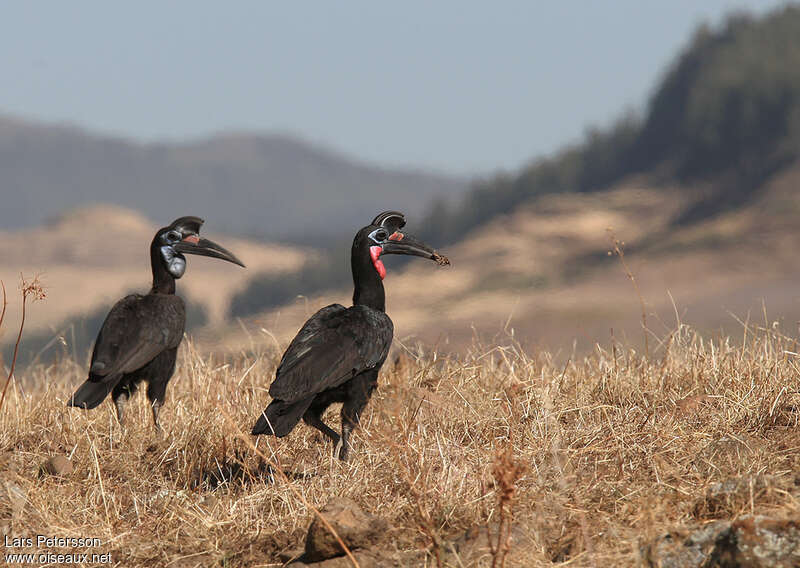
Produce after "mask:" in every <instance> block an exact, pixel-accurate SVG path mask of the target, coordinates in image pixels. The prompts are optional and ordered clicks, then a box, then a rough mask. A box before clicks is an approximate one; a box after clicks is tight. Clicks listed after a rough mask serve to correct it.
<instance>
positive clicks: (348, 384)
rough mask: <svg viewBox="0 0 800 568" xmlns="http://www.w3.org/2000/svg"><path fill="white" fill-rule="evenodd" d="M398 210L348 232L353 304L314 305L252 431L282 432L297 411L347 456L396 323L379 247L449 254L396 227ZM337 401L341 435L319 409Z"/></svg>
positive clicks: (280, 434)
mask: <svg viewBox="0 0 800 568" xmlns="http://www.w3.org/2000/svg"><path fill="white" fill-rule="evenodd" d="M405 224H406V221H405V217H404V215H403V214H402V213H398V212H396V211H385V212H383V213H381V214H380V215H378V216H377V217H375V219H374V220H373V221H372V223H370V224H369V225H368V226H366V227H364V228H363V229H361V230H360V231H359V232H358V233H357V234H356V237H355V239H354V240H353V247H352V249H351V253H350V254H351V256H350V264H351V268H352V271H353V284H354V287H355V291H354V292H353V306H352V307H349V308H345V307H344V306H342V305H340V304H331V305H330V306H326V307H324V308H322V309H321V310H319V311H318V312H317V313H315V314H314V315H313V316H311V318H310V319H309V320H308V321H307V322H306V323H305V325H303V327H302V328H301V329H300V331H299V332H298V333H297V336H296V337H295V338H294V339H293V340H292V342H291V344H289V347H288V349H286V352H285V353H284V354H283V358H282V359H281V362H280V364H279V366H278V370H277V371H276V373H275V380H274V381H273V382H272V384H271V385H270V387H269V394H270V396H272V398H273V400H272V402H271V403H270V404H269V406H267V408H266V410H264V412H262V413H261V416H260V417H259V419H258V421H257V422H256V425H255V426H254V427H253V434H273V435H275V436H278V437H283V436H286V435H287V434H288V433H289V432H291V430H292V429H293V428H294V427H295V425H296V424H297V423H298V422H299V421H300V419H301V418H302V419H303V420H304V421H305V422H306V424H308V425H309V426H313V427H314V428H317V429H318V430H320V431H321V432H322V433H323V434H324V435H326V436H328V437H329V438H330V439H331V440H333V443H334V446H338V444H339V441H340V440H341V443H342V447H341V450H340V452H339V458H340V459H342V460H346V459H347V454H348V451H349V437H350V432H351V431H352V430H353V429H354V428H355V427H356V425H357V424H358V421H359V417H360V415H361V411H362V410H364V407H365V406H366V404H367V402H368V401H369V398H370V396H371V395H372V391H373V390H374V389H375V387H376V386H377V383H378V371H379V370H380V368H381V366H382V365H383V362H384V361H385V360H386V356H387V355H388V353H389V347H390V346H391V343H392V334H393V331H394V326H393V324H392V320H390V319H389V316H387V315H386V313H385V308H386V306H385V295H384V290H383V278H384V276H385V275H386V268H385V267H384V265H383V262H381V260H380V256H381V254H406V255H415V256H421V257H423V258H429V259H432V260H435V261H436V262H437V263H439V264H440V265H444V264H450V261H449V260H448V259H447V258H446V257H444V256H441V255H439V254H438V253H437V252H436V251H435V250H434V249H432V248H431V247H429V246H428V245H426V244H425V243H423V242H421V241H420V240H418V239H417V238H415V237H413V236H411V235H409V234H407V233H401V232H400V229H401V228H403V226H404V225H405ZM334 402H341V403H343V405H342V411H341V417H342V435H341V438H340V436H339V434H337V433H336V432H335V431H334V430H333V429H332V428H330V427H329V426H328V425H327V424H325V423H324V422H323V421H322V418H321V417H322V414H323V413H324V412H325V409H326V408H327V407H328V406H329V405H330V404H332V403H334Z"/></svg>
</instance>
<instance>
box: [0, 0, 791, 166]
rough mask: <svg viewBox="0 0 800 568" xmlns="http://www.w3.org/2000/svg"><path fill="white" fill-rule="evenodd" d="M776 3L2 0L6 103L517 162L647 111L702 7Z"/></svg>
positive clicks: (357, 151)
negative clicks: (626, 113)
mask: <svg viewBox="0 0 800 568" xmlns="http://www.w3.org/2000/svg"><path fill="white" fill-rule="evenodd" d="M780 4H782V3H781V2H774V1H769V0H750V1H744V0H742V1H735V0H734V1H731V0H702V1H699V2H698V1H697V0H671V1H669V2H656V1H651V0H619V1H610V0H608V1H604V2H600V1H593V2H589V1H581V2H579V1H558V2H556V1H553V2H547V3H545V2H536V1H533V0H529V1H520V2H467V1H463V0H462V1H458V2H416V1H408V0H406V1H403V2H375V1H365V2H286V1H284V2H213V3H212V2H204V1H198V0H193V1H191V2H188V1H186V2H183V1H181V2H177V1H166V2H165V1H163V0H161V1H158V2H151V1H142V0H139V1H137V2H126V3H121V2H108V1H107V0H104V1H102V2H81V1H73V2H20V1H18V0H17V1H5V2H2V19H0V76H1V77H2V87H0V113H5V114H13V115H19V116H22V117H27V118H35V119H40V120H47V121H50V120H56V121H67V122H71V123H75V124H78V125H81V126H85V127H87V128H90V129H93V130H99V131H102V132H106V133H115V134H120V135H123V136H130V137H135V138H138V139H140V140H153V139H163V138H170V139H185V138H192V137H198V136H206V135H209V134H211V133H214V132H218V131H221V130H231V129H235V130H249V131H270V130H280V131H284V132H291V133H294V134H298V135H300V136H302V137H304V138H306V139H308V140H311V141H315V142H319V143H322V144H324V145H326V146H329V147H331V148H334V149H338V150H340V151H343V152H345V153H347V154H349V155H351V156H354V157H358V158H361V159H366V160H370V161H374V162H379V163H382V164H387V165H410V164H413V165H421V166H427V167H432V168H437V169H441V170H445V171H450V172H456V173H475V172H484V171H487V170H492V169H496V168H516V167H518V166H520V165H521V164H523V163H524V162H526V161H527V160H529V159H530V158H532V157H535V156H537V155H541V154H544V153H549V152H552V151H553V150H555V149H556V148H557V147H558V146H560V145H562V144H564V143H567V142H571V141H575V140H577V139H579V138H580V136H581V134H582V133H583V131H584V129H585V127H586V126H587V125H591V124H594V125H605V124H608V123H609V122H610V121H612V120H613V119H614V118H616V117H617V116H619V115H620V114H621V113H622V111H623V110H624V109H625V108H626V107H638V108H641V107H642V106H643V105H644V103H645V101H646V100H647V97H648V95H649V94H650V92H651V91H652V87H653V85H654V84H655V82H656V81H657V79H658V78H659V77H660V76H661V75H662V74H663V72H664V69H665V65H666V64H667V63H669V61H670V60H671V59H672V57H673V56H674V55H675V53H676V52H677V50H678V49H679V48H680V47H681V46H683V45H684V44H685V43H686V42H687V41H688V39H689V38H690V36H691V33H692V31H693V30H694V28H695V26H696V25H697V24H698V23H699V22H700V21H702V20H706V21H710V22H711V23H718V22H720V21H721V19H722V15H723V14H725V13H727V12H728V11H729V10H731V9H736V8H746V9H747V10H749V11H754V12H757V13H762V12H764V11H766V10H769V9H771V8H772V7H774V6H777V5H780Z"/></svg>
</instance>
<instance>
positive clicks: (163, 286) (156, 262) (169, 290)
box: [150, 245, 175, 294]
mask: <svg viewBox="0 0 800 568" xmlns="http://www.w3.org/2000/svg"><path fill="white" fill-rule="evenodd" d="M150 267H151V268H152V270H153V287H152V288H151V289H150V293H151V294H174V293H175V277H173V276H172V274H170V273H169V271H168V270H167V267H166V266H164V260H163V259H162V258H161V254H160V252H159V250H158V246H155V245H152V246H150Z"/></svg>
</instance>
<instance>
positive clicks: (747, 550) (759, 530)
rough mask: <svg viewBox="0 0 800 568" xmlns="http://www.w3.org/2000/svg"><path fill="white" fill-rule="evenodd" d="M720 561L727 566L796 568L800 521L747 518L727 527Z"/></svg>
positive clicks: (799, 562) (798, 557)
mask: <svg viewBox="0 0 800 568" xmlns="http://www.w3.org/2000/svg"><path fill="white" fill-rule="evenodd" d="M727 544H729V545H732V546H730V550H729V549H725V548H723V550H722V551H721V554H720V558H721V559H726V560H729V561H730V562H731V564H730V565H731V566H747V567H749V568H767V567H769V568H792V567H797V566H800V521H796V520H779V519H769V518H766V517H761V516H757V515H756V516H753V515H747V516H744V517H741V518H740V519H737V520H736V521H735V522H734V523H733V525H732V526H731V538H730V539H729V542H728V543H727Z"/></svg>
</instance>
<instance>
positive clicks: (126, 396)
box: [111, 378, 136, 426]
mask: <svg viewBox="0 0 800 568" xmlns="http://www.w3.org/2000/svg"><path fill="white" fill-rule="evenodd" d="M135 390H136V384H135V383H131V382H129V381H128V380H126V379H125V378H123V379H122V380H121V381H120V382H119V383H117V386H115V387H114V390H113V391H111V397H112V399H113V400H114V406H116V407H117V422H119V424H120V426H124V425H125V421H124V419H125V406H126V405H127V403H128V401H129V400H130V398H131V395H132V394H133V393H134V391H135Z"/></svg>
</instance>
